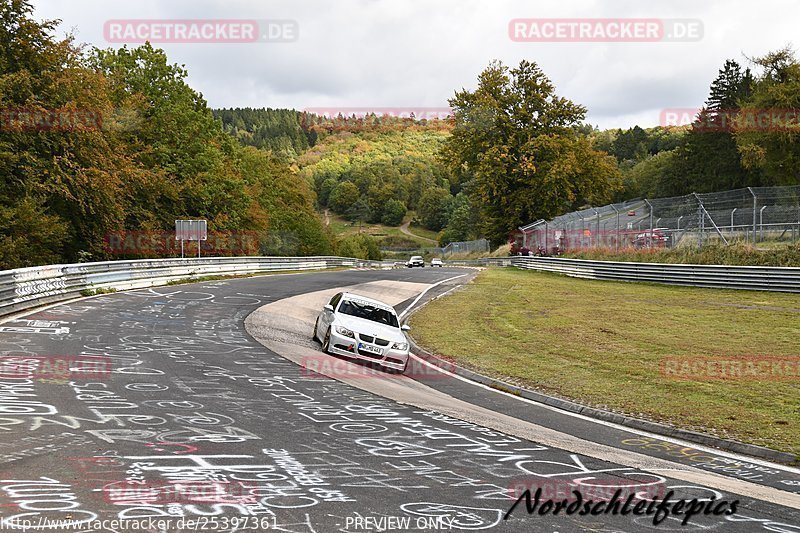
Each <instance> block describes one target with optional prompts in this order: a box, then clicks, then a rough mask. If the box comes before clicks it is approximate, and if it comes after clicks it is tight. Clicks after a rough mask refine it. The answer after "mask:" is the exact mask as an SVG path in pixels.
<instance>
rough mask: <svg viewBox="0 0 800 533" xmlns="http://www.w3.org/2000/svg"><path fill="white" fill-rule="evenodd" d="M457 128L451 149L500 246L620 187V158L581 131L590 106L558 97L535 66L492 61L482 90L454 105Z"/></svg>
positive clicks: (451, 161)
mask: <svg viewBox="0 0 800 533" xmlns="http://www.w3.org/2000/svg"><path fill="white" fill-rule="evenodd" d="M450 106H451V107H452V108H453V109H454V110H455V127H454V129H453V132H452V137H451V138H450V139H448V141H447V143H446V146H445V149H444V151H443V157H444V160H445V161H446V162H447V164H448V167H449V168H450V171H451V172H452V173H453V174H454V175H455V176H457V178H458V179H459V180H460V181H461V182H472V185H471V186H470V187H469V188H468V190H469V191H470V195H471V199H472V201H473V204H474V205H476V206H479V208H480V211H481V227H482V229H483V233H485V235H486V236H487V237H488V238H490V239H491V240H492V241H493V242H494V243H501V242H504V241H505V240H506V238H507V236H508V233H509V232H511V231H513V230H514V229H515V228H517V227H518V226H520V225H522V224H524V223H528V222H530V221H532V220H535V219H537V218H551V217H553V216H555V215H558V214H560V213H562V212H564V211H567V210H570V209H573V208H577V207H580V206H582V205H584V204H586V203H596V204H599V203H602V202H605V201H607V200H608V199H609V198H610V195H611V194H612V193H613V191H614V190H615V189H617V188H618V187H619V182H620V173H619V170H618V167H617V164H616V161H615V160H614V159H613V158H611V157H610V156H608V155H607V154H605V153H602V152H598V151H596V150H594V149H593V148H592V146H591V143H590V142H589V140H588V139H587V138H586V137H585V136H584V135H583V134H581V133H580V132H579V131H578V127H579V126H580V125H581V123H582V121H583V119H584V117H585V114H586V109H585V108H584V107H582V106H580V105H577V104H574V103H573V102H571V101H569V100H567V99H566V98H562V97H559V96H558V95H557V94H556V93H555V87H554V86H553V84H552V83H551V82H550V80H549V79H548V78H547V77H546V76H545V74H544V73H543V72H542V70H541V69H540V68H539V67H538V66H537V65H536V64H535V63H531V62H528V61H522V62H521V63H520V65H519V67H517V68H513V69H510V68H508V67H506V66H504V65H503V64H502V63H500V62H494V63H492V64H491V65H490V66H489V67H488V68H487V69H486V70H484V71H483V72H482V73H481V74H480V76H479V78H478V88H477V89H476V90H475V91H468V90H462V91H459V92H457V93H456V94H455V96H454V97H453V98H452V99H451V100H450Z"/></svg>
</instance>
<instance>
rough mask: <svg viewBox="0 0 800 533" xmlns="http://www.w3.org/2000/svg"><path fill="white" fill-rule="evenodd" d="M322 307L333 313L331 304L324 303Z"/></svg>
mask: <svg viewBox="0 0 800 533" xmlns="http://www.w3.org/2000/svg"><path fill="white" fill-rule="evenodd" d="M323 309H325V310H326V311H330V312H331V313H333V306H332V305H331V304H325V307H323Z"/></svg>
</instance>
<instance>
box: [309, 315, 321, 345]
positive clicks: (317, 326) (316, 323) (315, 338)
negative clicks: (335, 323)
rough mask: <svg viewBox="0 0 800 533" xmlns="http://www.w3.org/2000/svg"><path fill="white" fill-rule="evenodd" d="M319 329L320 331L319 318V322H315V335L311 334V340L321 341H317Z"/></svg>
mask: <svg viewBox="0 0 800 533" xmlns="http://www.w3.org/2000/svg"><path fill="white" fill-rule="evenodd" d="M318 329H319V317H317V321H316V322H314V333H312V334H311V338H312V339H314V340H315V341H319V339H317V330H318Z"/></svg>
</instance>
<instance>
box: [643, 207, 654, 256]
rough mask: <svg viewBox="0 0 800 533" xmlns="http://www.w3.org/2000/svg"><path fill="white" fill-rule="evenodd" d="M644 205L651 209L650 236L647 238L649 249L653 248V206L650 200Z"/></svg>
mask: <svg viewBox="0 0 800 533" xmlns="http://www.w3.org/2000/svg"><path fill="white" fill-rule="evenodd" d="M644 203H646V204H647V207H649V208H650V235H649V236H648V237H647V247H648V248H652V247H653V204H651V203H650V200H648V199H647V198H645V199H644Z"/></svg>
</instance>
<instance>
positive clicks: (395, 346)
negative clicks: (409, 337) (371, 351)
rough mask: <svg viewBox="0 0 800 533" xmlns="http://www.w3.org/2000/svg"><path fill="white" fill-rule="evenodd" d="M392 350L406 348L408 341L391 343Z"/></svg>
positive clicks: (403, 349)
mask: <svg viewBox="0 0 800 533" xmlns="http://www.w3.org/2000/svg"><path fill="white" fill-rule="evenodd" d="M392 350H401V351H405V350H408V343H407V342H396V343H394V344H392Z"/></svg>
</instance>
